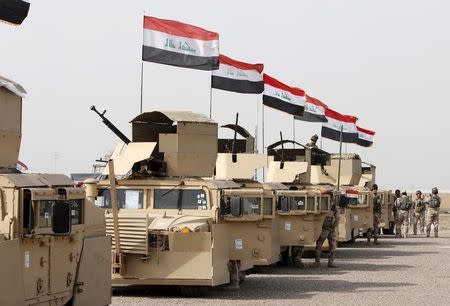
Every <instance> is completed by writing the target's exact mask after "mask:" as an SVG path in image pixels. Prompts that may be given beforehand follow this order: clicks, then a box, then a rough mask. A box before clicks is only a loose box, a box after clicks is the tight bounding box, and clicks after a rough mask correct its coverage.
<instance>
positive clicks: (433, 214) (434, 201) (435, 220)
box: [427, 187, 441, 238]
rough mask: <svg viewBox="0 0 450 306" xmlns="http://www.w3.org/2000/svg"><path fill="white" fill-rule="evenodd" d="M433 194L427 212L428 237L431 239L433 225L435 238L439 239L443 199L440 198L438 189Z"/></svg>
mask: <svg viewBox="0 0 450 306" xmlns="http://www.w3.org/2000/svg"><path fill="white" fill-rule="evenodd" d="M431 193H432V194H431V198H430V201H429V202H428V210H427V237H430V231H431V224H433V227H434V237H435V238H437V237H438V231H439V207H441V197H440V196H438V189H437V187H434V188H433V189H432V191H431Z"/></svg>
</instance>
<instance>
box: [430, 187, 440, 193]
mask: <svg viewBox="0 0 450 306" xmlns="http://www.w3.org/2000/svg"><path fill="white" fill-rule="evenodd" d="M438 192H439V191H438V189H437V187H433V189H431V193H432V194H438Z"/></svg>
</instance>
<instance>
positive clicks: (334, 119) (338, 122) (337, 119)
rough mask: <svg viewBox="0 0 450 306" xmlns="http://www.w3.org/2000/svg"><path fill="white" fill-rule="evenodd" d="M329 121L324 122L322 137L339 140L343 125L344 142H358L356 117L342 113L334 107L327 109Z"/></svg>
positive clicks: (326, 113)
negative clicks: (333, 108)
mask: <svg viewBox="0 0 450 306" xmlns="http://www.w3.org/2000/svg"><path fill="white" fill-rule="evenodd" d="M325 116H326V117H327V120H328V122H324V123H322V137H325V138H328V139H332V140H336V141H339V140H340V134H341V127H342V142H345V143H356V142H357V141H358V130H357V129H356V120H357V118H356V117H353V116H348V115H342V114H339V113H338V112H336V111H334V110H332V109H329V108H327V109H325Z"/></svg>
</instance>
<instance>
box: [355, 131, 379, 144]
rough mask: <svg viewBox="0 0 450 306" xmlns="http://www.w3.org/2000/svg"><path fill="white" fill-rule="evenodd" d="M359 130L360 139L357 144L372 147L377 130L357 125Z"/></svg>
mask: <svg viewBox="0 0 450 306" xmlns="http://www.w3.org/2000/svg"><path fill="white" fill-rule="evenodd" d="M356 129H357V130H358V140H357V141H356V144H358V145H360V146H363V147H370V146H371V145H373V137H374V136H375V132H374V131H371V130H367V129H363V128H362V127H359V126H356Z"/></svg>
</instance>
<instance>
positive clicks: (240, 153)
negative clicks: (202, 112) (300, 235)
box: [214, 121, 287, 285]
mask: <svg viewBox="0 0 450 306" xmlns="http://www.w3.org/2000/svg"><path fill="white" fill-rule="evenodd" d="M223 127H224V128H228V129H231V130H233V131H234V137H233V139H227V138H223V139H219V140H218V152H219V153H218V155H217V163H216V173H215V176H214V180H218V181H225V182H229V183H234V184H237V185H238V186H239V188H233V189H230V188H223V189H222V190H221V209H220V213H221V222H223V223H225V224H227V225H228V227H227V228H228V245H229V249H230V255H229V256H230V265H231V266H232V267H233V268H234V270H233V271H240V278H241V280H242V278H243V276H244V275H245V274H248V273H250V272H252V271H254V269H252V268H254V267H255V266H268V265H272V264H274V263H276V262H278V261H279V260H280V240H279V230H278V228H279V225H278V218H277V217H276V214H275V205H276V199H277V196H276V192H277V191H278V190H281V189H287V187H286V186H284V185H282V184H275V183H260V182H258V181H257V180H256V178H255V171H256V170H257V169H259V168H261V167H264V166H265V165H266V163H267V157H266V156H265V155H263V154H257V153H255V152H254V142H255V140H254V138H253V136H251V134H250V133H249V132H248V131H247V130H245V129H244V128H243V127H242V126H239V125H238V123H237V121H236V124H228V125H225V126H223ZM237 134H239V135H240V136H241V139H237ZM235 285H236V284H235Z"/></svg>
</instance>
